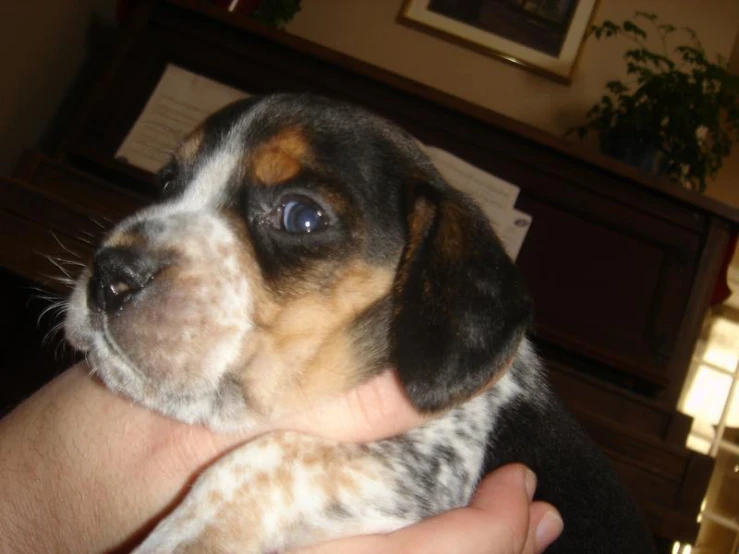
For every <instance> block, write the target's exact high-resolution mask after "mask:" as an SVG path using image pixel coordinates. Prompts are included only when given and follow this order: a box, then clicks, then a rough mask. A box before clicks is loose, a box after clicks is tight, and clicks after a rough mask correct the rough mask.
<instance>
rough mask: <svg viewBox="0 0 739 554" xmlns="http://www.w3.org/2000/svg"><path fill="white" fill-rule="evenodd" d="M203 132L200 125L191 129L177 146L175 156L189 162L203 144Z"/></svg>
mask: <svg viewBox="0 0 739 554" xmlns="http://www.w3.org/2000/svg"><path fill="white" fill-rule="evenodd" d="M204 136H205V132H204V130H203V127H202V125H200V126H198V127H196V128H195V129H193V130H192V131H191V132H190V133H189V134H188V135H187V136H186V137H185V138H184V139H183V141H182V142H181V143H180V146H179V148H177V152H176V154H177V157H178V158H179V159H180V160H182V161H184V162H191V161H193V160H194V159H195V157H196V156H197V153H198V150H200V146H201V145H202V144H203V138H204Z"/></svg>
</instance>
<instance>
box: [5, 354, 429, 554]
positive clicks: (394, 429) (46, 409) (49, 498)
mask: <svg viewBox="0 0 739 554" xmlns="http://www.w3.org/2000/svg"><path fill="white" fill-rule="evenodd" d="M88 372H89V368H87V367H86V366H85V365H84V364H79V365H77V366H75V367H73V368H71V369H69V370H68V371H66V372H64V373H63V374H62V375H60V376H59V377H57V378H56V379H54V380H53V381H52V382H51V383H49V384H48V385H47V386H45V387H44V388H43V389H41V390H40V391H39V392H37V393H36V394H34V395H33V396H32V397H31V398H29V399H28V400H27V401H26V402H24V403H23V404H22V405H21V406H19V407H18V408H17V409H16V410H15V411H13V412H12V413H11V414H10V415H9V416H7V417H6V418H5V419H3V420H2V421H0V444H1V445H2V451H3V456H2V457H0V489H2V490H3V491H4V494H3V495H2V498H0V551H6V550H8V551H13V552H42V551H45V552H65V551H66V552H101V551H107V552H113V551H116V550H119V551H121V552H125V551H127V550H129V549H130V548H131V547H132V546H133V545H134V544H136V543H137V542H139V541H140V540H141V539H143V537H144V536H145V535H146V534H147V533H148V532H149V531H150V530H151V529H152V527H153V525H154V524H155V523H156V522H157V521H158V520H159V519H161V517H162V516H163V515H165V514H166V513H168V512H169V511H171V509H172V508H173V507H174V506H175V505H176V504H177V503H178V502H179V501H180V500H181V498H182V497H183V495H184V493H185V492H186V491H187V489H188V487H189V485H190V484H191V483H192V481H193V480H194V479H195V477H196V476H197V475H198V473H199V472H200V471H202V470H203V469H204V468H205V467H207V466H209V465H210V464H211V463H212V462H213V461H215V460H216V459H217V458H219V457H220V456H222V455H223V454H224V453H225V452H227V451H228V450H230V449H232V448H234V447H235V446H237V445H239V444H241V443H243V442H245V441H247V440H249V439H250V438H252V437H254V436H256V435H257V434H260V433H263V432H265V431H270V430H276V429H292V430H296V431H301V432H305V433H311V434H315V435H321V436H324V437H327V438H333V439H335V440H341V441H357V442H359V441H369V440H376V439H379V438H384V437H388V436H392V435H395V434H398V433H402V432H403V431H405V430H407V429H409V428H411V427H414V426H417V425H419V424H420V423H422V422H423V418H422V417H421V416H420V415H418V414H417V413H416V411H415V410H414V409H413V407H412V406H411V405H410V403H409V402H408V400H407V399H406V398H405V395H404V394H403V393H402V389H401V387H400V385H399V384H398V383H397V381H396V378H395V376H394V375H393V373H391V372H389V371H388V372H385V373H383V374H382V375H380V376H378V377H377V378H375V379H373V380H371V381H370V382H368V383H365V384H364V385H361V386H359V387H357V388H356V389H355V390H353V391H350V392H349V393H347V394H345V395H344V396H342V397H339V398H336V399H334V400H332V401H329V402H326V403H324V404H322V405H321V406H318V407H314V408H312V409H310V410H308V411H307V412H303V413H300V414H296V415H293V416H291V417H289V418H286V419H284V420H282V421H279V422H274V423H272V424H271V425H270V427H269V428H266V427H265V428H260V429H252V430H249V431H244V432H240V433H223V434H221V433H214V432H212V431H210V430H209V429H206V428H205V427H202V426H198V425H186V424H184V423H181V422H178V421H175V420H172V419H169V418H166V417H163V416H160V415H158V414H156V413H154V412H152V411H150V410H147V409H145V408H142V407H140V406H138V405H136V404H133V403H132V402H130V401H129V400H127V399H125V398H121V397H119V396H116V395H114V394H113V393H111V392H110V391H108V390H107V389H106V388H105V387H103V386H102V385H101V384H100V383H99V382H97V381H96V380H94V379H91V378H90V377H89V376H88ZM50 521H51V522H54V523H53V525H49V524H48V522H50ZM4 541H5V542H4ZM9 541H13V542H9Z"/></svg>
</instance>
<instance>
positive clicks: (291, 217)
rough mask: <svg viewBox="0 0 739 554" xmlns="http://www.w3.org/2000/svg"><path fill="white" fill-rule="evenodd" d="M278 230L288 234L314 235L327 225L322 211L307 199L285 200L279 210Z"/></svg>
mask: <svg viewBox="0 0 739 554" xmlns="http://www.w3.org/2000/svg"><path fill="white" fill-rule="evenodd" d="M278 223H279V226H280V229H282V230H283V231H287V232H288V233H295V234H299V233H314V232H316V231H320V230H321V229H323V228H324V227H326V225H327V218H326V216H325V214H324V213H323V210H321V208H320V207H319V206H317V205H316V204H315V203H314V202H312V201H311V200H309V199H308V198H302V197H299V198H290V199H287V200H286V201H285V202H284V203H283V204H282V205H281V206H280V208H279V220H278Z"/></svg>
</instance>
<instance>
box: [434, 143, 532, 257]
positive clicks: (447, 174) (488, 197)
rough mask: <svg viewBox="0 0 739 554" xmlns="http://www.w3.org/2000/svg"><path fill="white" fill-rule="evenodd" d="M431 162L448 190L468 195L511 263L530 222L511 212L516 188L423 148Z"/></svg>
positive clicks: (442, 152) (438, 151)
mask: <svg viewBox="0 0 739 554" xmlns="http://www.w3.org/2000/svg"><path fill="white" fill-rule="evenodd" d="M424 149H425V150H426V152H427V153H428V155H429V157H430V158H431V161H432V162H434V165H436V167H437V169H438V170H439V172H440V173H441V174H442V175H443V176H444V178H445V179H446V180H447V181H448V182H449V184H450V185H451V186H453V187H454V188H456V189H459V190H461V191H462V192H464V193H466V194H468V195H470V196H471V197H472V199H473V200H475V201H476V202H477V204H478V205H479V206H480V208H481V209H482V211H483V212H484V213H485V215H486V216H487V217H488V220H489V221H490V225H491V226H492V227H493V230H494V231H495V233H496V234H497V235H498V238H499V239H500V241H501V242H502V243H503V247H504V248H505V250H506V252H507V253H508V255H509V256H510V257H511V258H512V259H513V260H515V259H516V258H517V257H518V253H519V252H520V251H521V246H522V245H523V241H524V239H525V238H526V233H527V232H528V230H529V227H530V226H531V221H532V218H531V216H530V215H528V214H525V213H523V212H521V211H519V210H516V209H515V208H514V206H515V204H516V200H517V199H518V194H519V192H520V189H519V187H517V186H515V185H513V184H511V183H509V182H508V181H505V180H503V179H501V178H499V177H496V176H495V175H491V174H490V173H487V172H485V171H483V170H482V169H480V168H478V167H475V166H474V165H472V164H470V163H468V162H466V161H464V160H462V159H460V158H458V157H457V156H455V155H453V154H451V153H449V152H447V151H446V150H442V149H441V148H437V147H435V146H427V145H424Z"/></svg>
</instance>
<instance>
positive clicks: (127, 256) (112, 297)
mask: <svg viewBox="0 0 739 554" xmlns="http://www.w3.org/2000/svg"><path fill="white" fill-rule="evenodd" d="M160 269H161V264H160V263H159V262H157V261H156V260H155V259H154V258H152V257H151V256H148V255H146V254H145V253H144V251H143V250H141V249H139V248H130V247H106V248H102V249H100V250H98V251H97V253H96V254H95V257H94V259H93V264H92V276H91V278H90V281H89V283H88V294H87V303H88V307H89V308H90V310H94V311H97V312H101V311H102V312H105V313H107V314H113V313H115V312H117V311H119V310H121V309H122V308H123V306H124V304H126V303H127V302H128V301H130V300H132V299H133V298H134V297H135V296H136V295H137V294H139V293H140V292H141V291H142V290H144V288H145V287H146V286H147V285H148V284H149V283H151V281H152V280H153V279H154V276H155V275H156V273H157V272H158V271H159V270H160Z"/></svg>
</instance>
